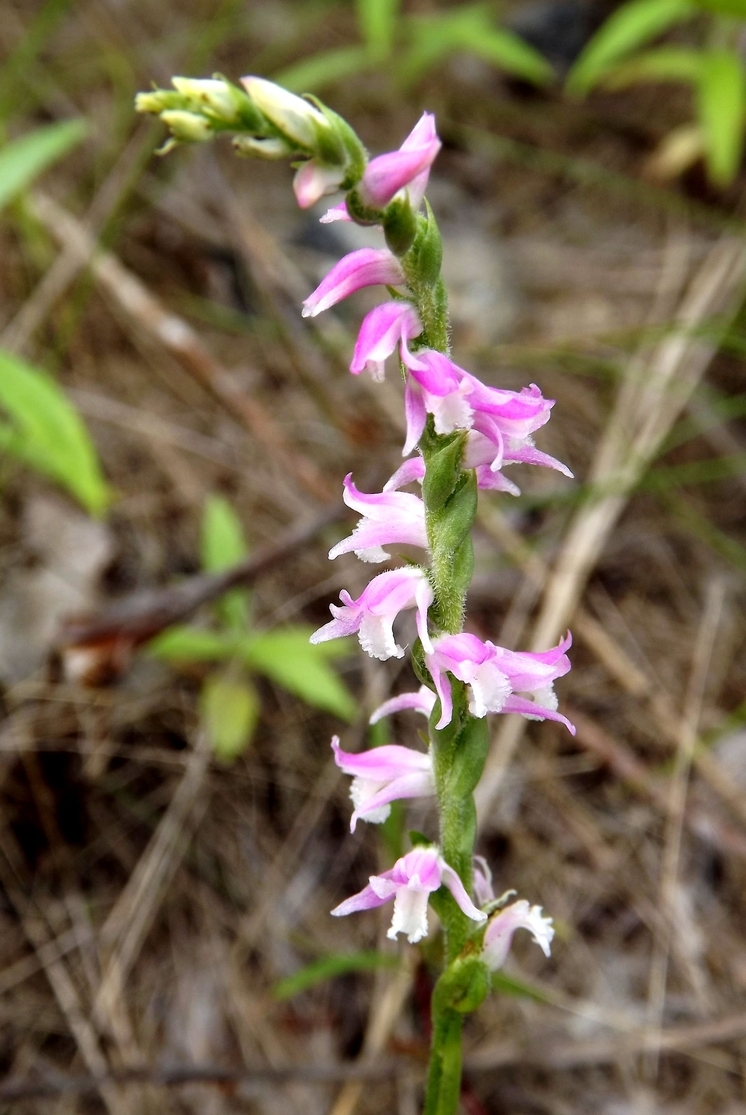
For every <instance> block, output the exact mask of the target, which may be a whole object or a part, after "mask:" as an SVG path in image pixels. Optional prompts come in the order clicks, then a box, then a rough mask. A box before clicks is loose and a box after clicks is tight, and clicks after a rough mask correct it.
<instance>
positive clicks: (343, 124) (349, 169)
mask: <svg viewBox="0 0 746 1115" xmlns="http://www.w3.org/2000/svg"><path fill="white" fill-rule="evenodd" d="M306 100H308V101H311V103H312V104H314V105H315V106H316V108H317V109H318V110H319V112H322V113H323V114H324V116H325V117H326V119H327V121H328V123H329V125H330V128H331V140H332V141H331V142H330V137H329V135H328V134H327V137H326V139H325V140H324V141H323V146H322V144H321V143H320V145H319V147H318V148H317V149H316V151H315V152H314V155H316V156H317V157H318V158H320V159H321V160H322V162H326V163H332V164H333V165H336V164H339V163H342V164H343V165H344V166H345V168H346V174H345V177H344V180H343V181H342V183H341V189H343V190H349V189H351V188H352V187H353V186H355V185H356V184H357V183H358V182H359V181H360V179H361V178H362V176H363V171H364V170H365V166H366V163H367V161H368V153H367V152H366V150H365V148H364V147H363V145H362V143H361V142H360V139H359V137H358V135H357V133H356V132H355V131H354V129H353V128H351V127H350V125H349V124H348V123H347V121H346V120H343V119H342V117H341V116H338V115H337V113H336V112H334V111H333V110H332V109H330V108H329V107H328V106H327V105H325V104H324V102H323V101H320V100H319V99H318V97H314V96H313V95H312V94H311V93H306ZM327 145H328V151H327ZM332 149H333V151H334V154H333V153H332Z"/></svg>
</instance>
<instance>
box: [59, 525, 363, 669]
mask: <svg viewBox="0 0 746 1115" xmlns="http://www.w3.org/2000/svg"><path fill="white" fill-rule="evenodd" d="M346 514H347V511H346V510H345V509H344V508H340V507H339V506H335V507H333V508H329V510H327V511H325V512H324V513H323V514H321V515H316V516H314V518H312V519H307V520H304V521H303V522H301V523H299V524H298V525H297V526H294V527H291V529H290V530H289V531H287V533H286V534H284V535H282V536H281V537H280V539H279V541H278V542H276V543H275V544H274V545H273V546H268V547H266V548H265V549H263V550H259V551H258V552H257V553H255V554H252V556H251V557H248V558H246V560H245V561H242V562H239V563H238V564H237V565H234V566H232V567H231V568H230V569H226V570H223V571H221V572H219V573H198V574H196V575H194V576H192V577H187V578H185V579H184V580H183V581H182V582H181V583H180V584H178V585H175V586H173V587H171V588H165V589H151V590H148V591H145V592H134V593H132V594H131V595H129V596H126V597H124V598H123V599H121V600H118V601H116V603H114V604H112V605H110V606H109V607H108V608H106V609H105V610H103V611H102V612H100V613H99V614H98V615H93V616H89V617H81V618H76V619H70V620H68V621H67V622H66V623H65V625H64V627H63V628H62V630H61V632H60V635H59V637H58V639H57V641H56V646H57V649H58V650H60V651H64V650H65V649H66V648H76V647H90V646H96V645H100V644H105V643H110V642H113V641H119V642H121V643H123V644H124V643H127V644H129V646H130V647H132V646H138V645H139V644H141V643H143V642H146V641H147V640H148V639H152V638H153V637H154V636H155V635H157V634H158V633H159V632H160V631H163V630H164V628H166V627H170V626H171V625H172V624H174V623H178V622H180V621H182V620H184V619H187V618H188V617H189V616H190V615H192V614H193V613H194V612H196V611H197V609H198V608H200V607H201V606H202V605H203V604H207V603H209V602H210V601H211V600H217V598H218V597H220V596H222V595H223V593H225V592H227V591H228V590H229V589H232V588H236V587H238V586H239V585H241V586H248V585H251V584H253V583H254V582H255V581H256V580H257V579H258V578H259V577H260V576H262V574H264V573H266V572H267V571H269V570H271V569H274V568H275V567H276V566H277V565H279V564H280V563H281V562H283V561H286V560H288V559H289V558H291V557H293V555H294V554H295V553H296V552H297V551H298V550H299V549H301V548H302V547H303V546H305V545H306V544H307V543H308V542H310V541H311V540H312V539H313V538H315V536H316V535H317V534H318V533H319V532H320V531H322V530H323V529H324V528H325V527H327V526H329V525H331V524H332V523H335V522H337V521H338V520H339V519H342V518H344V516H345V515H346Z"/></svg>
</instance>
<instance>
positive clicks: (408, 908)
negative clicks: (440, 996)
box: [332, 845, 487, 945]
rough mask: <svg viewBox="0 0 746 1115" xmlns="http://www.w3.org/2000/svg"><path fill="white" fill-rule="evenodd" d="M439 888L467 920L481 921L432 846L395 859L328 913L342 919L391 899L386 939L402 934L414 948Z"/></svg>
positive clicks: (481, 916) (465, 893) (460, 884)
mask: <svg viewBox="0 0 746 1115" xmlns="http://www.w3.org/2000/svg"><path fill="white" fill-rule="evenodd" d="M441 886H446V887H448V889H449V891H450V892H451V894H452V895H453V897H454V899H455V900H456V902H457V903H458V905H459V907H460V908H461V910H462V911H463V912H464V913H465V914H466V916H467V917H468V918H471V919H472V921H478V922H481V921H485V919H486V916H487V915H486V914H483V913H482V911H481V910H478V909H477V907H476V906H475V905H474V903H473V902H472V900H471V899H470V898H469V895H468V894H467V892H466V889H465V887H464V884H463V883H462V882H461V879H460V878H459V876H458V873H457V872H456V871H454V869H453V868H452V867H449V865H448V864H447V863H446V861H445V860H444V859H443V857H442V855H441V854H440V852H439V851H438V849H437V848H436V847H433V846H432V845H431V846H429V847H418V848H414V849H413V850H412V851H411V852H407V854H406V855H405V856H402V858H401V859H399V860H397V861H396V863H395V864H394V866H393V867H392V868H391V870H390V871H383V872H382V873H381V874H380V875H371V877H370V880H369V882H368V885H367V887H364V888H363V889H362V890H361V891H359V893H358V894H353V895H352V897H351V898H348V899H346V900H345V901H344V902H342V903H341V904H340V905H339V906H337V907H336V908H335V909H334V910H332V914H333V915H334V917H343V916H344V915H345V914H354V913H356V912H357V911H358V910H371V909H373V908H374V907H376V906H383V904H384V902H389V901H390V900H391V899H392V898H393V899H394V916H393V919H392V922H391V928H390V929H389V931H388V933H387V936H388V937H390V938H392V939H393V938H395V937H396V935H397V933H406V935H407V940H408V941H409V943H410V944H411V945H414V944H416V943H417V941H421V940H422V938H423V937H425V936H426V934H427V902H428V896H429V895H431V894H432V893H433V892H434V891H436V890H438V888H439V887H441Z"/></svg>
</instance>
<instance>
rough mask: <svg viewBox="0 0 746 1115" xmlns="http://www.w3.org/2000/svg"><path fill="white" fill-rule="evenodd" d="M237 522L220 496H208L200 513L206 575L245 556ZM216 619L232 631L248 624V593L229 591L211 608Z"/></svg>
mask: <svg viewBox="0 0 746 1115" xmlns="http://www.w3.org/2000/svg"><path fill="white" fill-rule="evenodd" d="M247 553H248V548H247V546H246V539H245V538H244V533H243V528H242V526H241V521H240V519H239V518H238V516H237V515H236V513H235V511H234V510H233V508H232V507H231V505H230V504H229V503H228V500H227V499H224V498H223V497H222V496H208V497H207V500H206V501H205V508H204V511H203V514H202V567H203V568H204V569H207V570H208V571H209V572H220V570H222V569H230V567H231V566H233V565H237V564H238V563H239V562H240V561H242V560H243V558H245V557H246V554H247ZM215 608H216V611H217V613H218V615H219V616H220V618H221V619H222V620H223V622H224V623H226V624H227V625H228V626H229V627H231V628H233V630H235V631H244V630H246V628H247V627H248V625H249V593H248V592H247V591H246V589H240V588H237V589H231V591H230V592H227V593H226V594H225V595H224V596H223V597H222V599H220V600H218V601H217V603H216V605H215Z"/></svg>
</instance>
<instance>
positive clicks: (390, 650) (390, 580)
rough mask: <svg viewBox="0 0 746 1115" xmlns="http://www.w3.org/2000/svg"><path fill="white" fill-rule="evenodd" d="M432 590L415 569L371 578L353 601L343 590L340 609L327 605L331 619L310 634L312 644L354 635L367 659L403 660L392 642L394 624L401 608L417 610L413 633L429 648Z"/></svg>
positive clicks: (420, 570) (414, 567)
mask: <svg viewBox="0 0 746 1115" xmlns="http://www.w3.org/2000/svg"><path fill="white" fill-rule="evenodd" d="M433 599H434V597H433V590H432V586H431V584H430V581H429V579H428V576H427V574H426V573H425V571H424V570H423V569H419V568H418V567H417V566H414V565H409V566H406V567H405V568H404V569H393V570H391V571H390V572H388V573H380V574H379V575H378V576H377V577H374V578H373V580H372V581H371V582H370V584H369V585H368V586H367V588H365V589H364V590H363V592H362V593H361V595H360V596H359V597H358V598H357V600H353V599H352V597H351V596H350V594H349V592H346V591H345V590H344V589H343V590H342V592H341V593H340V600H341V601H342V606H341V607H340V605H338V604H330V605H329V611H330V612H331V613H332V615H333V616H334V619H333V620H331V621H330V622H329V623H327V624H325V625H324V626H323V627H320V628H319V629H318V631H314V633H313V635H312V636H311V640H310V641H311V642H312V643H325V642H326V641H327V640H328V639H339V638H341V637H343V636H345V635H354V634H357V636H358V638H359V639H360V646H361V647H362V648H363V650H364V651H365V652H366V654H369V655H370V656H371V658H378V659H380V661H381V662H385V661H386V659H387V658H403V657H404V650H403V649H402V647H400V646H399V645H398V644H397V642H396V640H395V639H394V620H395V619H396V617H397V616H398V614H399V612H401V611H403V610H404V609H405V608H416V609H417V631H418V633H419V636H420V639H421V640H422V645H423V646H424V647H430V646H431V643H430V637H429V635H428V633H427V609H428V608H429V607H430V605H431V604H432V602H433Z"/></svg>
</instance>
